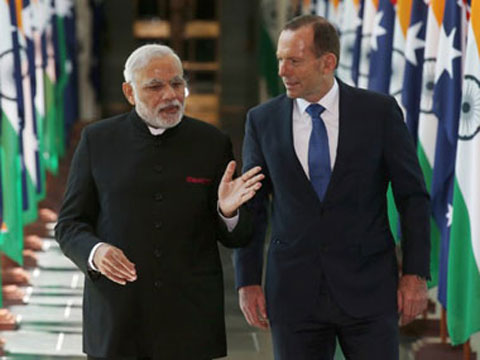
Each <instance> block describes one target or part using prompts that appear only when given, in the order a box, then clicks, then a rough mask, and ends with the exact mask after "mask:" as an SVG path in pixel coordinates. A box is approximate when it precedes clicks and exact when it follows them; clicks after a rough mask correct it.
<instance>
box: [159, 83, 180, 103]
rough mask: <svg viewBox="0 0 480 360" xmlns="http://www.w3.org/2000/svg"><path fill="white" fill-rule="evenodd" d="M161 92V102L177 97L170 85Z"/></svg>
mask: <svg viewBox="0 0 480 360" xmlns="http://www.w3.org/2000/svg"><path fill="white" fill-rule="evenodd" d="M163 90H164V91H162V100H172V99H175V98H176V97H177V93H176V92H175V90H174V89H173V87H172V85H170V84H167V85H165V88H164V89H163Z"/></svg>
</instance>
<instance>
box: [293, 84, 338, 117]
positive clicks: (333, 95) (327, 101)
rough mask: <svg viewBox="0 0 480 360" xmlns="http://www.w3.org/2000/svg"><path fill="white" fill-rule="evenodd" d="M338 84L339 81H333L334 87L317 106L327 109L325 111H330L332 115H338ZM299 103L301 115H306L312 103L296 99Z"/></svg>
mask: <svg viewBox="0 0 480 360" xmlns="http://www.w3.org/2000/svg"><path fill="white" fill-rule="evenodd" d="M337 100H338V83H337V79H335V78H334V79H333V86H332V87H331V88H330V90H328V92H327V93H326V94H325V95H324V96H323V97H322V98H321V99H320V100H318V101H317V104H320V105H322V106H323V107H324V108H325V111H328V112H330V113H332V114H336V113H338V106H335V104H336V103H338V101H337ZM295 102H296V103H297V106H298V109H299V110H300V114H302V115H303V114H304V113H305V111H306V110H307V107H308V105H310V104H311V103H310V102H308V101H307V100H305V99H302V98H297V99H295Z"/></svg>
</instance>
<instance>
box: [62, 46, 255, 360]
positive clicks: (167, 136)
mask: <svg viewBox="0 0 480 360" xmlns="http://www.w3.org/2000/svg"><path fill="white" fill-rule="evenodd" d="M124 75H125V83H124V84H123V91H124V94H125V96H126V98H127V99H128V101H129V102H130V103H131V104H132V105H134V106H135V109H134V110H132V111H131V112H130V113H128V114H123V115H119V116H116V117H113V118H110V119H107V120H103V121H100V122H98V123H96V124H93V125H90V126H87V127H86V128H85V130H84V131H83V133H82V138H81V140H80V143H79V145H78V147H77V150H76V153H75V156H74V159H73V161H72V166H71V171H70V175H69V179H68V185H67V190H66V194H65V199H64V203H63V206H62V209H61V211H60V216H59V220H58V225H57V227H56V237H57V240H58V242H59V244H60V246H61V248H62V251H63V252H64V253H65V255H66V256H68V257H69V258H70V259H71V260H72V261H73V262H74V263H75V264H76V265H77V266H78V267H79V268H80V269H81V270H82V271H83V272H84V273H85V275H86V276H85V291H84V303H83V321H84V326H83V329H84V331H83V335H84V341H83V348H84V351H85V352H86V353H87V354H88V356H89V358H90V359H98V358H101V359H179V360H180V359H184V360H192V359H198V360H202V359H212V358H216V357H222V356H225V355H226V341H225V323H224V313H223V306H224V304H223V279H222V268H221V263H220V258H219V253H218V248H217V241H220V242H221V243H222V244H223V245H225V246H227V247H235V246H243V245H245V244H246V243H247V241H248V238H249V233H250V231H251V224H250V222H249V219H248V216H247V213H245V211H244V210H243V209H240V206H241V205H242V204H243V203H245V202H246V201H248V200H249V199H250V198H252V197H253V195H254V194H255V192H256V191H257V190H258V189H259V188H260V186H261V183H260V182H259V181H260V180H261V179H262V177H263V175H261V174H260V173H259V170H260V169H259V168H258V167H257V168H255V169H253V170H252V171H249V172H247V173H246V174H243V175H242V176H241V177H239V178H236V179H235V180H233V178H232V176H233V173H234V171H235V162H234V161H231V160H232V149H231V143H230V140H229V138H228V137H227V136H226V135H224V134H222V133H221V132H220V131H219V130H217V129H216V128H214V127H213V126H211V125H208V124H206V123H203V122H201V121H198V120H194V119H192V118H189V117H187V116H183V108H184V100H185V93H186V84H185V80H184V79H183V70H182V65H181V61H180V59H179V58H178V56H177V55H176V54H175V53H174V52H173V51H172V50H171V49H170V48H168V47H166V46H161V45H145V46H142V47H140V48H138V49H137V50H135V51H134V52H133V53H132V54H131V55H130V57H129V58H128V60H127V62H126V64H125V72H124ZM227 163H228V166H227ZM225 168H226V170H225ZM224 170H225V173H224ZM222 174H223V176H222ZM239 209H240V210H239ZM238 211H239V213H238Z"/></svg>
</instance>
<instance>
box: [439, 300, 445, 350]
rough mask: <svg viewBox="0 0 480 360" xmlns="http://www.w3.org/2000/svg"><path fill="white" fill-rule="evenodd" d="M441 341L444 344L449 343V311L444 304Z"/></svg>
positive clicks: (441, 319)
mask: <svg viewBox="0 0 480 360" xmlns="http://www.w3.org/2000/svg"><path fill="white" fill-rule="evenodd" d="M440 341H441V343H442V344H446V343H447V312H446V310H445V308H444V307H443V306H442V314H441V316H440Z"/></svg>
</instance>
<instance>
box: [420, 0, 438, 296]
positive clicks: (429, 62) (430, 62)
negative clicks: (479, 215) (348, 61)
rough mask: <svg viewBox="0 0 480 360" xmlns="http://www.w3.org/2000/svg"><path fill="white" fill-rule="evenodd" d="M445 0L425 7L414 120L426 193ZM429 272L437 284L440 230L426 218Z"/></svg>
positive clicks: (432, 150) (434, 131) (434, 136)
mask: <svg viewBox="0 0 480 360" xmlns="http://www.w3.org/2000/svg"><path fill="white" fill-rule="evenodd" d="M444 9H445V0H432V1H431V2H430V4H429V7H428V18H427V31H426V34H425V54H424V62H423V73H422V77H423V78H422V95H421V100H420V116H419V119H418V147H417V155H418V160H419V162H420V167H421V168H422V170H423V175H424V177H425V183H426V185H427V190H428V191H429V192H430V189H431V185H432V176H433V164H434V162H435V144H436V140H437V131H438V118H437V116H436V115H435V113H434V112H433V88H434V86H435V64H436V62H437V53H438V42H439V36H440V29H441V27H442V22H443V12H444ZM430 229H431V231H430V234H431V235H430V239H431V254H430V274H431V277H432V279H431V281H430V282H429V286H430V287H433V286H436V285H437V284H438V269H439V255H440V230H439V228H438V226H437V223H436V222H435V221H434V220H433V217H431V219H430Z"/></svg>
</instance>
